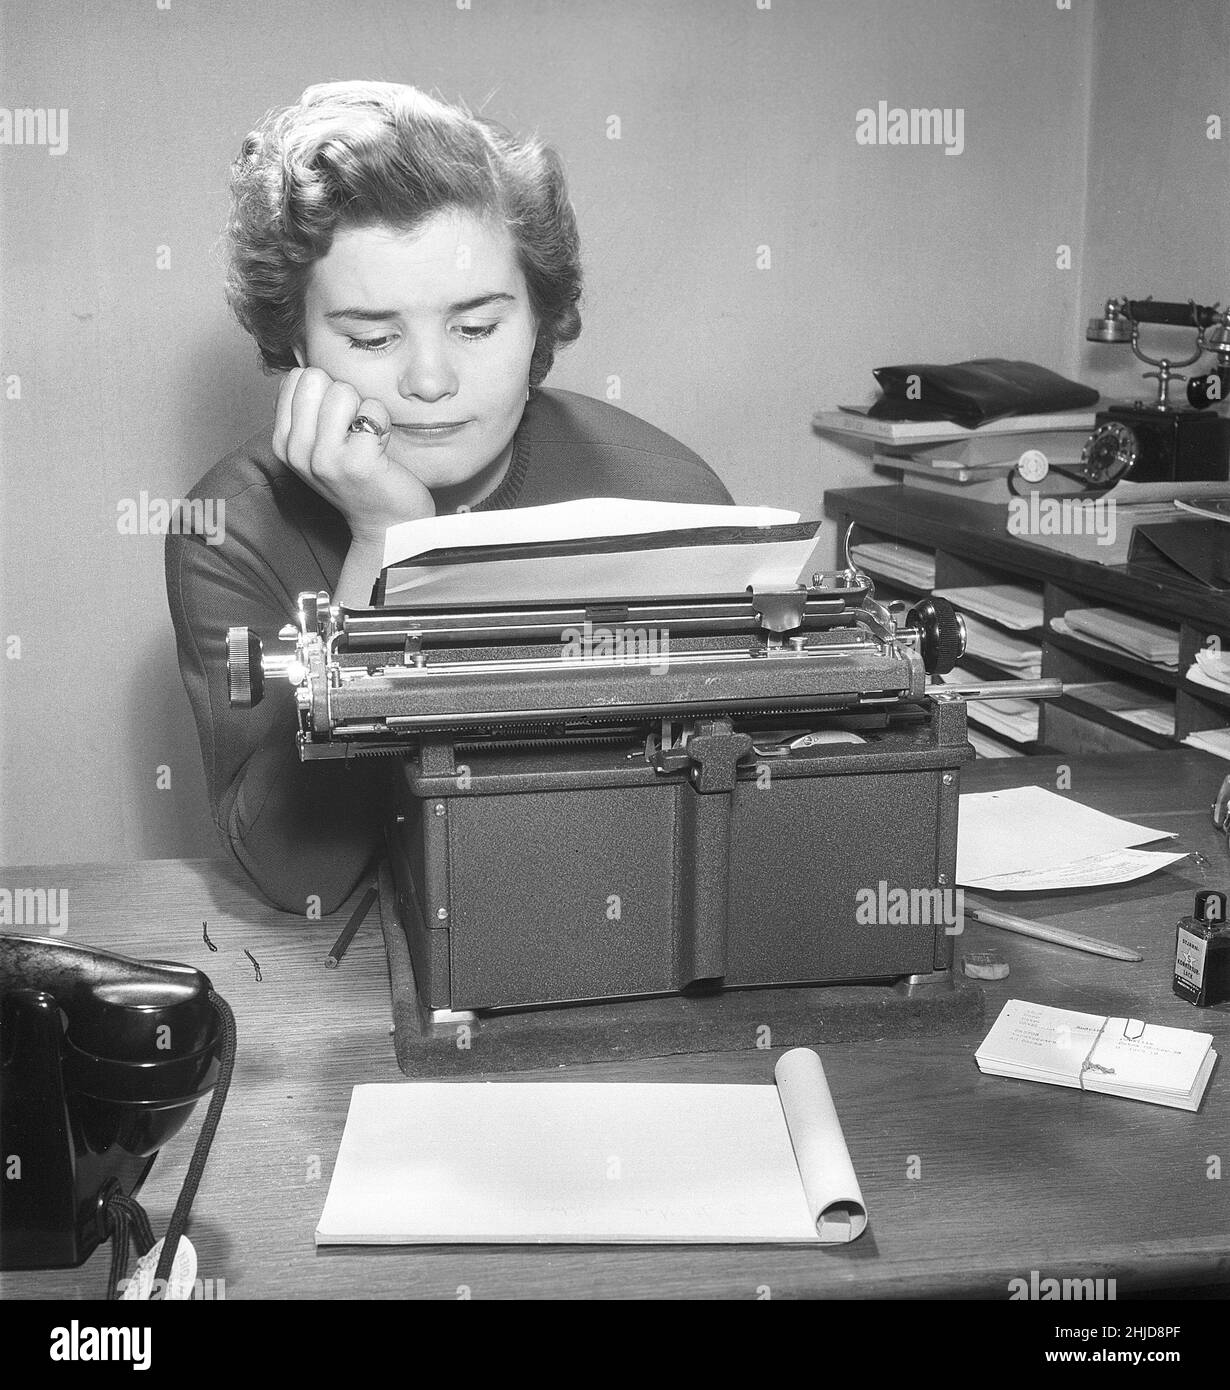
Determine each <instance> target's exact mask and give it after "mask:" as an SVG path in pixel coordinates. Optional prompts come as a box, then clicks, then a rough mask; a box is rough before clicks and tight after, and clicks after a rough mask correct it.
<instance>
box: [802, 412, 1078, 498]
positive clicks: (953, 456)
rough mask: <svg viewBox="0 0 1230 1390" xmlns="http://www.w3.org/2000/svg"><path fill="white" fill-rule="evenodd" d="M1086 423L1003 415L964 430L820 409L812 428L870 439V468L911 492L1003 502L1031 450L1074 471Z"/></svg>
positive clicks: (1063, 415)
mask: <svg viewBox="0 0 1230 1390" xmlns="http://www.w3.org/2000/svg"><path fill="white" fill-rule="evenodd" d="M1093 419H1094V417H1093V412H1092V411H1083V410H1082V411H1070V410H1069V411H1060V412H1058V413H1056V414H1050V415H1016V416H1009V417H1008V418H1006V419H1003V420H992V421H990V422H989V423H988V424H985V425H980V426H979V427H978V429H977V430H968V429H962V428H961V427H960V426H959V425H953V424H949V423H947V422H945V421H943V420H874V419H872V418H870V417H869V416H867V415H865V414H862V413H860V412H859V410H858V408H857V407H854V406H841V407H840V408H839V409H838V410H822V411H821V412H820V413H819V414H818V415H817V416H816V417H815V419H814V420H813V422H812V423H813V425H814V426H815V428H816V429H817V430H819V431H821V432H824V433H828V434H837V435H845V436H847V437H849V438H857V439H866V440H870V441H871V443H872V445H873V449H872V454H871V463H872V467H874V468H876V469H878V470H880V471H885V470H887V471H890V472H892V473H893V474H895V475H896V476H897V477H899V478H900V480H901V481H902V482H904V483H907V484H908V485H909V486H910V487H921V488H926V489H929V490H931V491H937V492H945V493H950V494H953V495H956V494H958V493H959V495H960V496H962V497H968V498H973V499H975V500H979V501H989V502H1006V501H1007V500H1008V487H1007V481H1006V480H1007V477H1008V474H1009V473H1011V472H1012V470H1013V469H1014V468H1015V467H1016V465H1017V461H1018V460H1019V459H1020V457H1021V455H1022V454H1025V453H1027V452H1030V451H1031V450H1032V451H1037V452H1039V453H1041V454H1043V455H1044V456H1045V458H1046V460H1047V463H1048V464H1050V465H1053V466H1058V467H1072V466H1075V465H1076V464H1078V463H1079V462H1080V457H1081V451H1082V450H1083V449H1084V447H1085V444H1086V443H1087V442H1088V439H1089V436H1090V434H1091V433H1092V430H1093Z"/></svg>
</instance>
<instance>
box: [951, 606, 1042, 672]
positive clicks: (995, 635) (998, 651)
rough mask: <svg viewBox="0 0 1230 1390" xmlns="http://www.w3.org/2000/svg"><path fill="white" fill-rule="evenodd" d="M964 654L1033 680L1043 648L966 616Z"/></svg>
mask: <svg viewBox="0 0 1230 1390" xmlns="http://www.w3.org/2000/svg"><path fill="white" fill-rule="evenodd" d="M965 636H966V643H965V651H966V655H967V656H977V657H981V658H982V660H983V661H990V662H993V663H994V664H995V665H996V666H1004V667H1006V668H1007V669H1008V670H1010V671H1013V672H1015V673H1016V674H1017V675H1020V676H1026V677H1028V678H1029V679H1031V680H1033V679H1036V678H1037V677H1038V676H1039V675H1040V674H1041V672H1042V648H1041V647H1036V646H1034V645H1033V643H1032V642H1027V641H1025V640H1024V639H1023V638H1020V637H1009V636H1008V634H1007V633H1006V632H999V631H998V630H997V629H995V628H993V627H990V626H989V625H988V624H987V623H984V622H982V621H980V620H979V619H978V618H971V617H970V616H969V615H968V614H967V615H966V617H965Z"/></svg>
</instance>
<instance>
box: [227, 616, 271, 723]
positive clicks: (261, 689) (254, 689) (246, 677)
mask: <svg viewBox="0 0 1230 1390" xmlns="http://www.w3.org/2000/svg"><path fill="white" fill-rule="evenodd" d="M263 655H264V653H263V649H262V647H261V639H260V638H259V637H258V636H257V635H256V633H255V632H252V631H251V630H250V629H248V628H246V627H228V628H227V630H226V688H227V693H228V694H229V696H230V700H231V704H232V705H233V706H237V707H238V708H240V709H250V708H251V707H252V706H253V705H259V704H260V702H261V699H262V698H263V696H264V694H265V672H264V668H263V667H262V665H261V660H262V657H263Z"/></svg>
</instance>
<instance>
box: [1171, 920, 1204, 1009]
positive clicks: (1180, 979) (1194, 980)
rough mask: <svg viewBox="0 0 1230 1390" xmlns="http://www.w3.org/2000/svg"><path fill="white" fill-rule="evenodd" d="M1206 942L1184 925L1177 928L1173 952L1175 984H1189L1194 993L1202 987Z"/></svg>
mask: <svg viewBox="0 0 1230 1390" xmlns="http://www.w3.org/2000/svg"><path fill="white" fill-rule="evenodd" d="M1208 944H1209V943H1208V942H1207V941H1206V940H1205V939H1204V937H1203V936H1197V935H1196V934H1195V932H1190V931H1188V930H1187V928H1186V927H1180V928H1179V934H1178V940H1177V942H1176V945H1175V953H1174V978H1175V983H1176V984H1186V985H1190V986H1191V988H1192V989H1193V990H1195V991H1196V993H1199V992H1200V990H1201V989H1203V988H1204V957H1205V952H1206V951H1207V950H1208Z"/></svg>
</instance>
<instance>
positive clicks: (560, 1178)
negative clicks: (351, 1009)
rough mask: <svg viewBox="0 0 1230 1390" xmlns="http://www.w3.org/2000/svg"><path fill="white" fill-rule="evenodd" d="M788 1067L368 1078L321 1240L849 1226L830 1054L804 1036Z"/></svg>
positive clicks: (831, 1233)
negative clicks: (679, 1078)
mask: <svg viewBox="0 0 1230 1390" xmlns="http://www.w3.org/2000/svg"><path fill="white" fill-rule="evenodd" d="M775 1079H776V1082H777V1084H776V1085H772V1086H766V1085H678V1084H673V1083H661V1084H655V1083H646V1084H637V1083H633V1082H611V1083H603V1082H576V1081H571V1082H568V1081H566V1082H485V1083H484V1082H476V1083H474V1084H463V1083H459V1082H404V1083H401V1084H399V1085H383V1086H378V1085H365V1086H356V1087H355V1088H354V1092H353V1094H352V1096H351V1101H350V1111H349V1114H348V1115H347V1119H346V1130H345V1133H344V1134H343V1136H342V1143H341V1148H340V1149H339V1152H338V1156H337V1163H336V1165H335V1167H334V1170H333V1177H332V1179H331V1181H330V1184H329V1195H328V1197H327V1199H326V1201H325V1208H324V1211H323V1212H322V1213H321V1218H320V1223H319V1225H318V1227H317V1230H316V1243H317V1244H318V1245H339V1244H341V1245H380V1244H453V1243H463V1242H468V1243H473V1242H479V1243H482V1244H491V1243H496V1242H506V1243H508V1242H511V1243H538V1242H549V1243H553V1244H576V1243H581V1242H591V1241H593V1242H601V1243H604V1244H609V1243H616V1242H619V1243H626V1242H636V1243H650V1242H671V1243H685V1242H707V1243H720V1244H727V1243H731V1242H789V1243H798V1242H806V1243H809V1244H817V1243H825V1244H828V1243H834V1244H836V1243H843V1242H846V1241H850V1240H853V1239H855V1238H856V1237H857V1236H859V1235H860V1234H861V1233H862V1231H863V1230H864V1229H865V1227H866V1224H867V1215H866V1209H865V1207H864V1206H863V1199H862V1194H861V1192H860V1191H859V1187H858V1180H857V1178H856V1177H855V1175H854V1169H853V1167H852V1166H851V1164H850V1155H849V1151H848V1150H847V1148H846V1143H845V1139H844V1137H843V1135H842V1132H841V1126H840V1123H839V1122H838V1120H837V1114H836V1111H835V1110H834V1109H833V1104H832V1097H831V1095H830V1093H829V1090H828V1085H827V1082H826V1080H825V1077H824V1069H823V1067H822V1065H821V1063H820V1059H819V1057H818V1056H817V1055H816V1053H814V1052H812V1051H810V1049H807V1048H792V1049H791V1050H790V1051H788V1052H786V1053H784V1054H783V1055H782V1057H781V1058H779V1060H778V1063H777V1067H776V1070H775Z"/></svg>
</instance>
